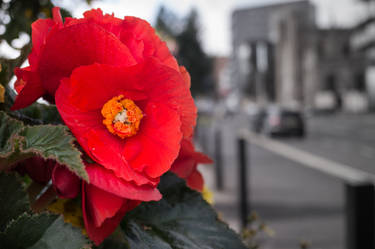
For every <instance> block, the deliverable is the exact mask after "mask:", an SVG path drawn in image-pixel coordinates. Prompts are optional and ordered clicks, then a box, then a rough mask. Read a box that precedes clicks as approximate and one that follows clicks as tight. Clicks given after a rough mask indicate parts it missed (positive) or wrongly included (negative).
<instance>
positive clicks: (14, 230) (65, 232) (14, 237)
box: [0, 173, 88, 249]
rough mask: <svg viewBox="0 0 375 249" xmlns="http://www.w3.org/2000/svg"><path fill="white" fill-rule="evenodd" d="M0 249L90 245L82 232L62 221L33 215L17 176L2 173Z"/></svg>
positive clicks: (68, 248)
mask: <svg viewBox="0 0 375 249" xmlns="http://www.w3.org/2000/svg"><path fill="white" fill-rule="evenodd" d="M0 186H1V187H0V201H1V203H2V204H1V205H0V221H1V230H0V248H6V249H80V248H83V247H84V246H85V245H87V244H88V240H87V238H86V237H85V236H84V235H83V234H82V232H81V230H80V229H77V228H74V227H72V226H71V225H70V224H67V223H64V221H63V219H62V217H59V218H58V216H57V215H51V214H48V213H39V214H33V213H32V212H31V210H30V208H29V205H28V198H27V194H26V191H24V189H23V187H22V185H21V184H20V183H19V182H18V179H17V177H15V176H14V174H5V173H0Z"/></svg>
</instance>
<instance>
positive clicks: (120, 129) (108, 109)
mask: <svg viewBox="0 0 375 249" xmlns="http://www.w3.org/2000/svg"><path fill="white" fill-rule="evenodd" d="M101 112H102V115H103V117H104V120H103V124H104V125H105V126H106V127H107V129H108V131H109V132H111V133H112V134H115V135H117V136H119V137H120V138H122V139H124V138H126V137H131V136H134V135H135V134H137V132H138V130H139V125H140V123H141V119H142V118H143V113H142V111H141V109H140V108H139V107H138V106H137V105H136V104H135V103H134V102H133V101H132V100H130V99H125V98H124V96H123V95H119V96H116V97H113V98H112V99H110V100H109V101H107V102H106V103H105V104H104V105H103V108H102V111H101Z"/></svg>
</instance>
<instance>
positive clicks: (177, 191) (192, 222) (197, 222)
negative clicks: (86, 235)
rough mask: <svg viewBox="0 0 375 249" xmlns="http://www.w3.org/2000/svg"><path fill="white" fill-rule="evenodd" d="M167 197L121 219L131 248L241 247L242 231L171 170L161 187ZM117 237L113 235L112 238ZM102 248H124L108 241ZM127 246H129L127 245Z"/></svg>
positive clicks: (142, 206) (206, 248)
mask: <svg viewBox="0 0 375 249" xmlns="http://www.w3.org/2000/svg"><path fill="white" fill-rule="evenodd" d="M159 189H160V191H161V192H162V194H163V199H162V200H161V201H159V202H148V203H143V204H141V205H140V206H139V207H137V208H136V209H134V210H133V211H131V212H130V213H129V214H128V215H126V216H125V219H124V220H123V221H122V223H121V228H122V230H123V234H124V235H123V236H124V237H125V239H126V241H127V242H128V244H129V248H131V249H140V248H142V249H172V248H173V249H203V248H204V249H232V248H233V249H241V248H246V247H245V245H244V244H243V243H242V241H241V240H240V238H239V237H238V235H236V234H235V232H233V231H232V230H231V229H229V227H228V226H227V225H226V224H224V223H223V222H221V221H220V220H218V217H217V215H216V213H215V211H214V210H213V209H212V207H211V206H210V205H209V204H208V203H207V202H205V201H204V200H203V198H202V196H201V194H200V193H198V192H195V191H193V190H191V189H189V188H187V187H186V186H185V183H184V181H183V180H181V179H179V178H177V177H176V176H175V175H173V174H171V173H169V174H167V175H165V176H163V179H162V182H161V184H160V187H159ZM112 240H113V239H112ZM107 243H108V244H107V245H108V246H106V247H104V246H101V247H99V248H101V249H112V248H121V247H117V245H116V242H113V241H112V242H111V243H112V245H116V246H113V247H112V246H109V245H110V242H108V241H107ZM124 248H126V247H124Z"/></svg>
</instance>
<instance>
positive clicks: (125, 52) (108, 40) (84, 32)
mask: <svg viewBox="0 0 375 249" xmlns="http://www.w3.org/2000/svg"><path fill="white" fill-rule="evenodd" d="M95 62H98V63H103V64H111V65H124V66H129V65H133V64H135V63H136V61H135V60H134V58H133V56H132V55H131V53H130V52H129V49H128V48H127V47H126V46H125V45H124V44H123V43H122V42H121V41H120V40H119V39H117V37H115V36H114V35H113V34H111V33H110V32H107V31H106V30H105V29H103V28H102V27H100V26H99V25H95V24H94V23H82V24H76V25H72V26H69V27H66V28H63V29H61V30H59V31H58V32H55V33H54V35H52V36H49V37H48V40H47V41H46V44H45V47H44V49H43V52H42V54H41V58H40V64H39V71H40V76H41V80H42V83H43V86H44V87H45V89H46V90H47V91H48V93H50V94H52V95H53V94H54V93H55V91H56V89H57V87H58V85H59V83H60V80H61V78H63V77H67V76H69V75H70V74H71V72H72V70H73V69H74V68H76V67H79V66H82V65H89V64H93V63H95Z"/></svg>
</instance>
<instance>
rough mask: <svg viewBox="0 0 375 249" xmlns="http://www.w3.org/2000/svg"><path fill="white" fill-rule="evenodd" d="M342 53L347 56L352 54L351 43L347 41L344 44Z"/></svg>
mask: <svg viewBox="0 0 375 249" xmlns="http://www.w3.org/2000/svg"><path fill="white" fill-rule="evenodd" d="M342 54H343V55H344V56H345V57H348V56H349V55H350V44H349V43H348V42H345V43H344V45H343V46H342Z"/></svg>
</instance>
